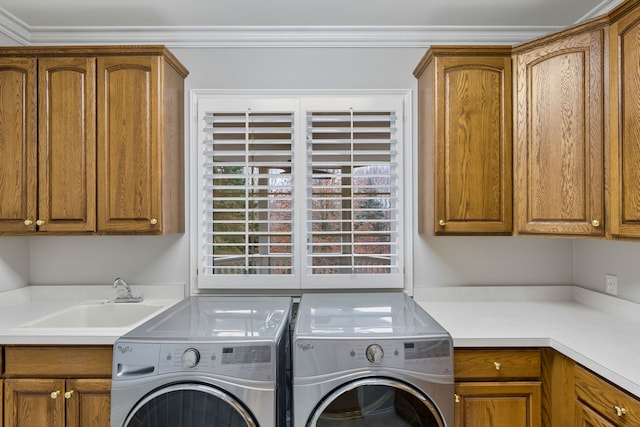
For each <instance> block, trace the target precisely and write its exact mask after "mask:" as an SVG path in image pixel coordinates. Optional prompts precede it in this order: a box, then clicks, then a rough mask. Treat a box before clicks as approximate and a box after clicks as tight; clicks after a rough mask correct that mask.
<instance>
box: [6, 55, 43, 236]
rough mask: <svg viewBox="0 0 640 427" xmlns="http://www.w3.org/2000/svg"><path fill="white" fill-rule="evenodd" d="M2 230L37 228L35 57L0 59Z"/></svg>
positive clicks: (20, 230)
mask: <svg viewBox="0 0 640 427" xmlns="http://www.w3.org/2000/svg"><path fill="white" fill-rule="evenodd" d="M0 93H2V96H0V112H1V114H0V233H1V232H7V233H22V232H28V231H35V229H36V209H37V200H36V199H37V195H36V191H37V141H36V60H35V59H29V58H0Z"/></svg>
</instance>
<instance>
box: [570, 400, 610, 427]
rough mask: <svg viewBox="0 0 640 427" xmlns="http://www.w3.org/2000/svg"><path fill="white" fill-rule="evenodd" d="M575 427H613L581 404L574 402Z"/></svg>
mask: <svg viewBox="0 0 640 427" xmlns="http://www.w3.org/2000/svg"><path fill="white" fill-rule="evenodd" d="M576 427H615V424H612V423H610V422H609V421H607V419H606V418H604V417H601V416H600V415H599V414H598V413H597V412H596V411H594V410H592V409H591V408H589V407H588V406H585V405H584V404H583V403H582V402H576Z"/></svg>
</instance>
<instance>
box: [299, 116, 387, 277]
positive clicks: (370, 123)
mask: <svg viewBox="0 0 640 427" xmlns="http://www.w3.org/2000/svg"><path fill="white" fill-rule="evenodd" d="M306 118H307V124H306V127H307V258H308V261H307V264H306V268H307V274H310V275H320V274H350V275H354V274H358V275H363V274H364V275H367V274H385V275H389V274H394V273H398V271H399V265H398V250H399V248H398V229H399V227H398V221H399V210H398V202H399V201H398V193H399V187H398V179H399V177H398V146H397V144H398V142H397V135H396V131H397V129H396V121H397V118H396V114H395V113H394V112H373V111H353V110H349V111H336V112H324V111H323V112H312V111H308V112H307V113H306Z"/></svg>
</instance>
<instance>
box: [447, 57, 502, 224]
mask: <svg viewBox="0 0 640 427" xmlns="http://www.w3.org/2000/svg"><path fill="white" fill-rule="evenodd" d="M440 64H441V67H440V70H439V73H438V75H439V77H440V78H441V79H442V80H441V81H440V82H439V85H441V87H443V88H445V90H444V91H443V92H444V94H443V96H444V108H443V109H442V111H441V113H442V114H440V116H439V120H440V122H439V123H438V140H440V141H443V142H444V143H443V144H442V145H440V144H438V145H436V147H437V148H436V153H437V154H436V156H437V161H438V182H437V187H436V188H437V190H436V191H438V190H440V194H438V197H437V203H438V211H439V212H440V217H439V220H440V219H444V221H445V224H446V227H445V229H447V230H449V231H453V229H454V228H455V227H456V226H458V225H459V226H460V227H461V228H462V229H464V226H465V224H469V223H471V222H478V223H483V226H484V227H485V229H486V230H487V231H490V229H491V228H494V229H496V224H497V225H498V228H497V229H496V230H495V231H506V230H505V225H506V226H507V227H510V224H511V199H510V197H509V195H508V194H510V189H511V186H510V185H507V183H509V182H510V181H511V174H510V167H508V166H510V163H511V153H510V150H508V149H506V148H507V147H508V146H509V144H510V139H511V131H510V128H511V126H510V123H511V121H510V120H505V114H510V111H511V110H510V108H509V100H510V98H511V96H510V86H509V85H508V82H509V79H508V78H507V76H506V75H505V73H509V72H510V69H508V68H507V67H505V62H504V61H503V60H499V59H493V60H489V59H485V60H484V61H482V60H479V61H478V63H477V64H475V63H474V61H473V60H471V59H466V60H465V61H460V60H457V61H456V60H453V59H448V58H447V59H446V60H443V61H441V62H440ZM505 68H507V69H505ZM507 75H508V74H507ZM505 109H506V112H505ZM440 148H441V149H440Z"/></svg>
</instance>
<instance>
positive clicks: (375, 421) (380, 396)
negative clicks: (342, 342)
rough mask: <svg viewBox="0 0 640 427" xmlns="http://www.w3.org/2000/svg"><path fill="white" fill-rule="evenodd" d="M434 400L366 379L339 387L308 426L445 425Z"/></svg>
mask: <svg viewBox="0 0 640 427" xmlns="http://www.w3.org/2000/svg"><path fill="white" fill-rule="evenodd" d="M445 425H446V424H445V422H444V421H443V418H442V415H441V414H440V412H439V411H438V409H437V408H436V406H435V405H434V403H433V402H432V401H431V400H430V399H429V398H428V397H427V396H425V395H424V394H423V393H420V392H419V391H418V390H416V389H414V388H413V387H411V386H409V385H407V384H405V383H402V382H400V381H394V380H391V379H387V378H365V379H362V380H358V381H354V382H351V383H348V384H345V385H343V386H342V387H339V388H338V389H336V390H335V391H333V392H332V393H331V394H330V395H328V396H327V397H326V398H325V399H324V400H323V401H322V402H321V403H320V404H319V405H318V407H317V408H316V410H315V411H314V412H313V414H312V415H311V418H310V419H309V422H308V423H307V427H331V426H340V427H348V426H367V427H404V426H411V427H445Z"/></svg>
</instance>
